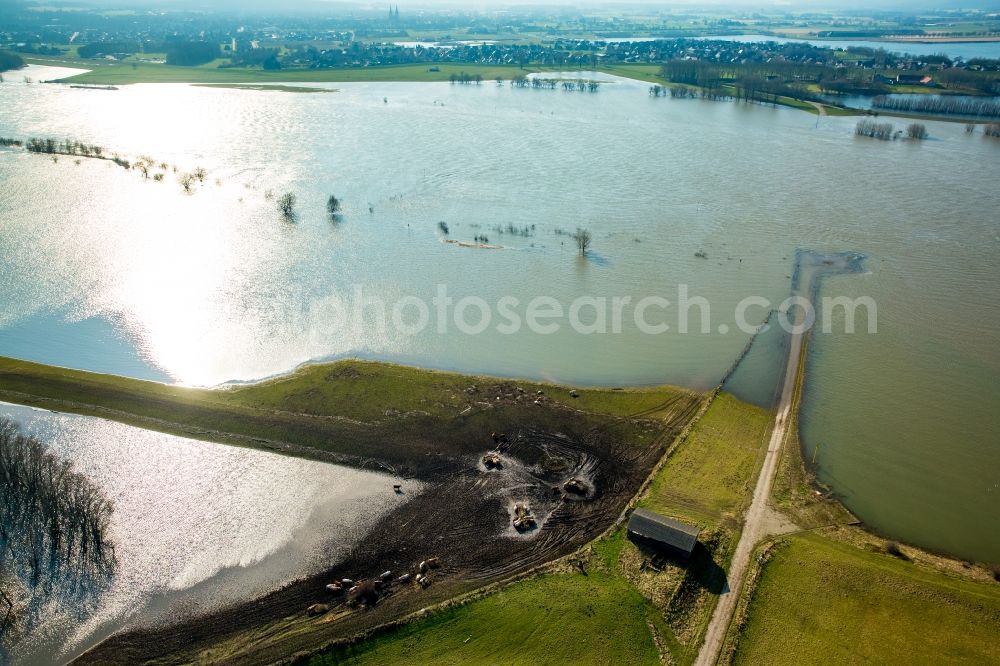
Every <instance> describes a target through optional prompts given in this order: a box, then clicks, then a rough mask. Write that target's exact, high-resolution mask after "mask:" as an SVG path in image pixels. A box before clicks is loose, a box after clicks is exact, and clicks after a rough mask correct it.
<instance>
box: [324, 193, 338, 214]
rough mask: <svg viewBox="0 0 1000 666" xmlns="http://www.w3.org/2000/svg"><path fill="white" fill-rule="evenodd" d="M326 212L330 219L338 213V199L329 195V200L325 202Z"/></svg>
mask: <svg viewBox="0 0 1000 666" xmlns="http://www.w3.org/2000/svg"><path fill="white" fill-rule="evenodd" d="M326 212H327V213H329V214H330V217H333V216H334V215H336V214H337V213H339V212H340V199H338V198H337V197H335V196H334V195H332V194H331V195H330V198H329V199H327V200H326Z"/></svg>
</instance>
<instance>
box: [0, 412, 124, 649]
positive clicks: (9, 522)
mask: <svg viewBox="0 0 1000 666" xmlns="http://www.w3.org/2000/svg"><path fill="white" fill-rule="evenodd" d="M113 512H114V505H113V504H112V503H111V501H110V500H109V499H108V498H107V497H106V496H105V495H104V493H103V491H102V490H101V488H100V487H98V486H97V485H95V484H94V483H93V482H92V481H91V480H90V479H89V478H87V477H86V476H84V475H83V474H81V473H79V472H77V471H76V470H75V469H73V465H72V464H71V463H70V462H69V461H67V460H64V459H62V458H60V457H59V456H57V455H56V454H54V453H53V452H52V451H50V450H49V449H48V447H47V446H45V444H43V443H42V442H41V441H39V440H37V439H35V438H34V437H31V436H28V435H25V434H23V433H22V432H21V431H20V429H19V428H18V426H17V424H15V423H14V422H13V421H10V420H8V419H3V418H0V575H6V579H7V582H9V583H12V584H16V585H17V586H19V587H22V588H24V589H25V590H26V591H27V593H28V607H27V608H26V609H23V610H25V611H26V612H27V613H28V614H29V615H36V614H37V613H39V612H41V609H42V608H43V607H45V605H46V603H47V602H48V601H49V600H50V599H53V598H61V599H63V600H64V601H67V600H72V603H74V604H78V603H80V601H81V595H86V594H87V593H88V592H93V591H94V590H95V589H96V588H97V587H99V586H100V584H101V582H102V581H106V580H107V578H108V576H109V575H110V574H111V573H112V572H113V571H114V568H115V553H114V546H113V545H112V544H111V543H110V541H109V538H108V530H109V525H110V522H111V515H112V513H113ZM7 602H8V603H6V604H3V605H5V606H7V607H8V608H7V609H6V611H7V612H10V611H11V610H12V609H13V605H14V604H12V603H11V602H10V599H8V600H7ZM4 611H5V609H4V608H0V615H5V613H4ZM20 621H21V620H19V622H20ZM24 621H26V622H29V623H30V621H31V618H30V617H26V618H24ZM7 628H9V626H8V623H7V622H6V621H5V627H4V629H7ZM0 638H3V629H0Z"/></svg>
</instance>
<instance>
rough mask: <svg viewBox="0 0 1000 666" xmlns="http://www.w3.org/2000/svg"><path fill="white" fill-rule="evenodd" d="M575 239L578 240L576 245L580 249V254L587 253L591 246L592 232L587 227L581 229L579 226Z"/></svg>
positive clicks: (574, 235)
mask: <svg viewBox="0 0 1000 666" xmlns="http://www.w3.org/2000/svg"><path fill="white" fill-rule="evenodd" d="M573 240H575V241H576V247H577V248H578V249H579V250H580V256H581V257H582V256H584V255H586V254H587V250H588V249H589V248H590V241H591V236H590V232H589V231H587V230H586V229H581V228H580V227H577V229H576V233H575V234H573Z"/></svg>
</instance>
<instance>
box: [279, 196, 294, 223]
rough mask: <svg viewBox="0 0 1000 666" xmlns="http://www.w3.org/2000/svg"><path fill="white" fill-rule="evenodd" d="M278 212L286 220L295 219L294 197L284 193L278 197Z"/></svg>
mask: <svg viewBox="0 0 1000 666" xmlns="http://www.w3.org/2000/svg"><path fill="white" fill-rule="evenodd" d="M278 210H280V211H281V214H282V215H284V216H285V217H286V218H292V217H295V195H294V194H292V193H291V192H285V193H284V194H282V195H281V196H280V197H278Z"/></svg>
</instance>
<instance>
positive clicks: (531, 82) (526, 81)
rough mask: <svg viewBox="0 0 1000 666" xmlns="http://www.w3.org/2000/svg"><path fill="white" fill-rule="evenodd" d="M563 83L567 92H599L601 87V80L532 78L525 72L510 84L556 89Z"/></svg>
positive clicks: (518, 86) (520, 86)
mask: <svg viewBox="0 0 1000 666" xmlns="http://www.w3.org/2000/svg"><path fill="white" fill-rule="evenodd" d="M560 83H561V84H562V89H563V90H565V91H566V92H571V91H573V90H577V91H579V92H584V91H587V92H597V91H598V90H600V88H601V83H600V81H584V80H583V79H576V80H573V81H560V80H559V79H546V78H542V77H539V76H532V77H531V78H529V77H527V76H525V75H524V74H518V75H517V76H515V77H514V78H513V79H511V81H510V85H511V86H513V87H515V88H534V89H535V90H542V89H546V88H547V89H549V90H555V89H556V88H558V87H559V86H560Z"/></svg>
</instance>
